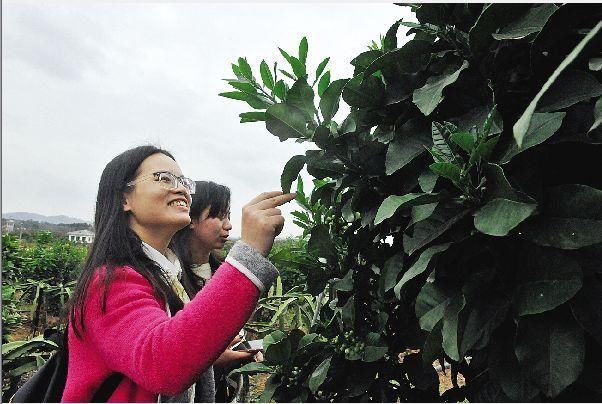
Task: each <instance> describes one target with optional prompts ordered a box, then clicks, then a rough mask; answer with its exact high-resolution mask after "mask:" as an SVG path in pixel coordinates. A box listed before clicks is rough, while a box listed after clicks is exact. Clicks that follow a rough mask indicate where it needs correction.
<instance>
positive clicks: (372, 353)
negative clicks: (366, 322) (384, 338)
mask: <svg viewBox="0 0 602 404" xmlns="http://www.w3.org/2000/svg"><path fill="white" fill-rule="evenodd" d="M387 352H389V347H388V346H367V347H366V348H365V349H364V352H363V354H362V360H363V361H364V362H374V361H377V360H379V359H381V358H382V357H383V356H385V354H386V353H387Z"/></svg>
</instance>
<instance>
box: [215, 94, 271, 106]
mask: <svg viewBox="0 0 602 404" xmlns="http://www.w3.org/2000/svg"><path fill="white" fill-rule="evenodd" d="M219 95H220V96H221V97H226V98H231V99H233V100H239V101H245V102H246V103H247V104H249V105H250V106H251V107H252V108H255V109H265V108H269V107H270V104H269V103H267V102H265V101H264V100H262V99H261V98H259V97H258V96H256V95H251V94H247V93H243V92H239V91H228V92H225V93H220V94H219Z"/></svg>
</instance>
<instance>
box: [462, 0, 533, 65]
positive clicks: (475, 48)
mask: <svg viewBox="0 0 602 404" xmlns="http://www.w3.org/2000/svg"><path fill="white" fill-rule="evenodd" d="M530 6H531V5H529V4H501V3H492V4H488V5H486V6H485V7H484V8H483V11H482V12H481V15H479V18H478V19H477V21H476V22H475V23H474V25H473V26H472V28H471V29H470V31H469V32H468V43H469V45H470V49H471V50H472V52H473V53H480V52H482V51H484V50H486V48H487V46H488V45H489V43H491V42H493V37H492V36H491V34H493V33H494V32H495V31H496V30H497V29H498V28H500V27H503V26H505V25H507V24H509V23H510V22H511V21H514V20H515V19H516V18H518V17H519V16H520V15H521V14H523V13H524V12H525V11H527V10H528V9H529V8H530Z"/></svg>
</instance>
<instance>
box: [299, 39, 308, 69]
mask: <svg viewBox="0 0 602 404" xmlns="http://www.w3.org/2000/svg"><path fill="white" fill-rule="evenodd" d="M307 48H308V46H307V38H306V37H303V38H302V39H301V42H299V61H300V62H301V63H303V64H305V62H307Z"/></svg>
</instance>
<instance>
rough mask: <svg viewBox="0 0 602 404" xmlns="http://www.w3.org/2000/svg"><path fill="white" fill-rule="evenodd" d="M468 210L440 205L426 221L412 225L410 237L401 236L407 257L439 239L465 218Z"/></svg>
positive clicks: (406, 235)
mask: <svg viewBox="0 0 602 404" xmlns="http://www.w3.org/2000/svg"><path fill="white" fill-rule="evenodd" d="M469 212H470V210H468V209H463V208H462V207H450V206H447V205H444V204H442V203H440V204H439V205H438V206H437V207H436V208H435V211H434V212H433V214H432V215H431V216H429V218H428V219H425V220H422V221H420V222H418V223H416V224H415V225H414V229H413V230H414V231H413V233H412V235H411V236H410V235H408V234H404V235H403V248H404V251H405V252H406V253H407V254H408V255H412V254H413V253H414V252H415V251H416V250H419V249H421V248H422V247H424V246H425V245H427V244H428V243H430V242H431V241H433V240H434V239H435V238H437V237H439V236H440V235H441V234H443V233H444V232H445V231H447V230H448V229H449V228H450V227H452V226H453V225H454V224H455V223H457V222H458V221H459V220H460V219H462V218H463V217H465V216H466V215H467V214H468V213H469Z"/></svg>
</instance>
